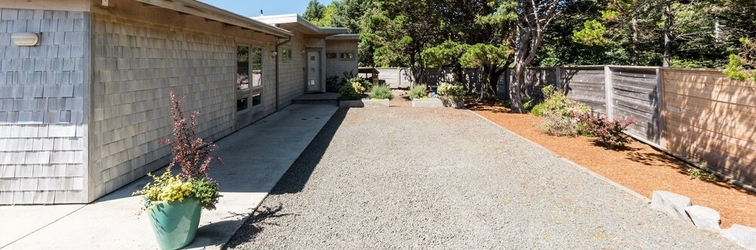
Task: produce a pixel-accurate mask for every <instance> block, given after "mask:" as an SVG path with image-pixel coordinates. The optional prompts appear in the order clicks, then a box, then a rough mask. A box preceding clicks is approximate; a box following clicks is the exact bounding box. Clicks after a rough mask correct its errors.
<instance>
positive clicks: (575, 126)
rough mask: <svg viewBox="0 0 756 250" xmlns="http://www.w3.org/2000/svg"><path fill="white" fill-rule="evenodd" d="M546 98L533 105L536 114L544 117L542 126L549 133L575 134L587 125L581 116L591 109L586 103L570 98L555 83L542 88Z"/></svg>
mask: <svg viewBox="0 0 756 250" xmlns="http://www.w3.org/2000/svg"><path fill="white" fill-rule="evenodd" d="M541 91H542V92H543V96H544V98H545V99H546V100H545V101H544V102H542V103H539V104H538V105H535V106H534V107H533V110H535V111H533V110H531V112H533V113H534V114H535V115H538V116H542V117H544V119H543V123H542V124H541V128H542V129H543V130H544V132H546V133H547V134H549V135H556V136H574V135H577V134H581V133H582V130H581V129H582V128H584V127H586V125H585V124H584V121H581V119H579V117H581V116H584V115H585V114H586V113H589V112H590V111H591V109H590V107H588V106H587V105H585V104H582V103H579V102H576V101H573V100H570V99H569V98H567V96H566V95H565V94H564V93H563V92H562V91H561V90H559V89H557V88H556V87H554V86H553V85H549V86H546V87H543V89H541Z"/></svg>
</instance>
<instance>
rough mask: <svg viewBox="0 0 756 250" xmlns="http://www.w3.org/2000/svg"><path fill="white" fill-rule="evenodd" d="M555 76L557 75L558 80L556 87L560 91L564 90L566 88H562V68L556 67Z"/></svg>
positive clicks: (555, 83)
mask: <svg viewBox="0 0 756 250" xmlns="http://www.w3.org/2000/svg"><path fill="white" fill-rule="evenodd" d="M554 74H555V75H556V76H555V77H554V78H556V82H554V86H556V87H557V88H560V89H562V88H564V86H562V68H559V67H554Z"/></svg>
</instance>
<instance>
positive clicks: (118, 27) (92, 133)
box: [0, 0, 357, 204]
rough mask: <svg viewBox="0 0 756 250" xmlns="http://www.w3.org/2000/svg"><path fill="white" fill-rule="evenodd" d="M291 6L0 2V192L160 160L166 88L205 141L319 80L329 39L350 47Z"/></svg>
mask: <svg viewBox="0 0 756 250" xmlns="http://www.w3.org/2000/svg"><path fill="white" fill-rule="evenodd" d="M292 16H294V17H296V18H297V20H296V22H292V23H280V24H277V25H278V27H277V26H275V25H271V24H268V23H264V22H263V18H260V19H261V20H260V21H258V20H255V19H252V18H248V17H243V16H239V15H237V14H234V13H231V12H228V11H226V10H222V9H219V8H216V7H214V6H211V5H208V4H204V3H202V2H198V1H194V0H171V1H165V0H34V1H28V0H2V1H0V204H61V203H88V202H91V201H94V200H95V199H97V198H99V197H102V196H103V195H105V194H107V193H109V192H112V191H114V190H116V189H118V188H120V187H122V186H124V185H126V184H128V183H129V182H132V181H134V180H136V179H138V178H140V177H142V176H144V175H145V174H146V173H148V172H150V171H153V170H156V169H158V168H160V167H163V166H165V165H167V164H168V163H169V162H170V149H169V148H168V147H167V146H165V145H160V144H159V143H158V141H160V140H162V139H166V138H170V136H171V129H172V125H173V122H172V120H171V117H170V107H171V103H170V101H169V92H170V91H174V92H176V93H177V94H178V95H186V96H187V101H185V102H184V104H183V108H184V110H186V111H191V110H199V111H200V112H202V115H200V116H199V120H198V130H199V131H198V133H199V135H200V136H201V137H203V138H206V139H209V140H217V139H219V138H221V137H223V136H226V135H228V134H231V133H233V132H234V131H237V130H239V129H241V128H243V127H245V126H247V125H249V124H251V123H253V122H255V121H257V120H259V119H261V118H263V117H265V116H267V115H270V114H272V113H274V112H276V111H278V110H280V109H281V108H284V107H286V106H287V105H289V104H291V101H292V99H294V98H296V97H297V96H300V95H303V94H305V93H308V92H322V91H324V89H325V88H324V78H325V74H327V72H330V71H329V68H330V67H331V64H330V63H331V62H332V61H331V60H329V59H328V58H327V57H328V55H327V53H329V52H330V51H332V50H331V49H330V48H329V46H330V45H331V44H332V43H333V44H334V47H338V48H335V50H333V51H336V53H356V47H357V40H356V37H355V36H354V35H349V34H346V30H345V29H342V28H319V27H314V26H312V24H310V23H309V22H307V21H305V20H304V19H301V17H299V16H297V15H290V16H289V17H292ZM287 28H290V29H287ZM345 44H346V45H345ZM346 47H348V48H349V49H345V48H346ZM352 48H353V49H352ZM337 57H338V56H337ZM347 57H350V58H356V54H351V55H347ZM347 61H349V60H346V59H345V60H336V61H334V62H338V63H334V69H335V68H338V70H339V71H346V70H350V69H349V68H347V67H346V66H344V65H346V62H347ZM342 64H343V65H342ZM349 65H352V64H351V61H350V63H349ZM308 68H309V69H308ZM356 69H357V64H356V59H355V60H354V70H355V72H356Z"/></svg>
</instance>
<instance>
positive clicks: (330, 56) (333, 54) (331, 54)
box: [326, 52, 336, 59]
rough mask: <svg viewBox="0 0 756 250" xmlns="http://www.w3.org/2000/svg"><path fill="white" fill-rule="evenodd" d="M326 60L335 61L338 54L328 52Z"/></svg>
mask: <svg viewBox="0 0 756 250" xmlns="http://www.w3.org/2000/svg"><path fill="white" fill-rule="evenodd" d="M326 58H327V59H335V58H336V52H326Z"/></svg>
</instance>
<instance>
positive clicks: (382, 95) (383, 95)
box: [368, 84, 394, 100]
mask: <svg viewBox="0 0 756 250" xmlns="http://www.w3.org/2000/svg"><path fill="white" fill-rule="evenodd" d="M368 96H370V99H379V100H380V99H389V100H391V99H394V95H392V94H391V89H390V88H389V86H388V85H384V84H380V85H375V86H373V87H372V88H371V89H370V94H368Z"/></svg>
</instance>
